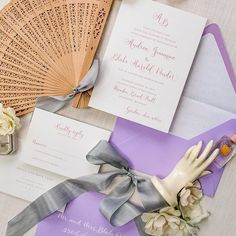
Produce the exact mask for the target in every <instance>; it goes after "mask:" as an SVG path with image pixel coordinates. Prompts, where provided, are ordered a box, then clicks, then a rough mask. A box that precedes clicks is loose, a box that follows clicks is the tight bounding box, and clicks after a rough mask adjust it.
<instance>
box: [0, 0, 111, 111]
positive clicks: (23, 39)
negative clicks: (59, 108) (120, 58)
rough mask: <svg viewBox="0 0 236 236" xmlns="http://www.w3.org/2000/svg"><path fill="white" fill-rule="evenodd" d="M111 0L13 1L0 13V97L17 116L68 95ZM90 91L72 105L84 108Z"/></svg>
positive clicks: (82, 70)
mask: <svg viewBox="0 0 236 236" xmlns="http://www.w3.org/2000/svg"><path fill="white" fill-rule="evenodd" d="M112 1H113V0H13V1H12V2H11V3H9V4H8V5H7V6H6V7H5V8H4V9H3V10H2V11H1V12H0V87H1V90H0V91H1V92H0V101H1V102H2V103H3V104H4V105H5V106H11V107H13V108H14V109H15V110H16V112H17V114H18V115H23V114H26V113H28V112H31V111H32V110H33V109H34V106H35V101H36V99H37V97H40V96H57V95H66V94H69V93H70V92H71V91H72V90H73V88H74V87H76V86H77V85H78V84H79V83H80V81H81V80H82V79H83V77H84V75H85V74H86V73H87V72H88V70H89V69H90V67H91V64H92V62H93V59H94V56H95V52H96V50H97V47H98V44H99V41H100V39H101V35H102V32H103V29H104V26H105V22H106V20H107V17H108V14H109V10H110V7H111V5H112ZM90 93H91V91H88V92H84V93H82V94H78V95H77V96H76V97H75V98H74V100H73V102H72V105H73V106H74V107H86V106H87V104H88V101H89V98H90Z"/></svg>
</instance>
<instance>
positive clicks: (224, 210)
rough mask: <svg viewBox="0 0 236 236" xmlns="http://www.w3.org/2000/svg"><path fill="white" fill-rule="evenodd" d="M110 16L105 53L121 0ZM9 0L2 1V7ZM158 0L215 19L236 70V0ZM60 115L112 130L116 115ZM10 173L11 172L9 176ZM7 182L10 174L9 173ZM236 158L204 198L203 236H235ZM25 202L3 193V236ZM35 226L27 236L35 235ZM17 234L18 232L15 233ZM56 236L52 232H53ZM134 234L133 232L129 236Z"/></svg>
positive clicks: (0, 212)
mask: <svg viewBox="0 0 236 236" xmlns="http://www.w3.org/2000/svg"><path fill="white" fill-rule="evenodd" d="M114 1H115V2H114V5H113V9H112V13H111V15H110V19H109V22H108V25H107V28H106V32H105V34H104V37H103V41H102V44H101V47H100V50H99V54H100V55H101V56H102V55H103V53H104V49H105V46H106V44H107V41H108V39H109V34H110V32H111V29H112V25H113V22H114V20H115V17H116V13H117V11H118V9H119V4H120V1H119V0H114ZM7 2H8V1H7V0H0V8H1V6H3V5H4V4H5V3H7ZM159 2H162V3H167V4H169V5H172V6H175V7H178V8H181V9H184V10H188V11H191V12H193V13H196V14H199V15H202V16H206V17H207V18H208V19H209V22H216V23H218V24H219V25H220V27H221V30H222V32H223V35H224V38H225V41H226V43H227V48H228V50H229V53H230V57H231V59H232V63H233V65H234V68H235V70H236V27H235V26H236V14H235V12H236V1H235V0H226V1H225V0H169V1H168V0H159ZM61 114H63V115H66V116H68V117H71V118H74V119H77V120H80V121H85V122H87V123H90V124H94V125H96V126H99V127H103V128H106V129H109V130H111V129H112V127H113V126H114V122H115V117H114V116H111V115H108V114H105V113H103V112H100V111H96V110H94V109H85V110H77V109H73V108H71V107H67V108H65V109H64V110H62V111H61ZM10 174H11V173H9V175H10ZM6 181H7V176H6ZM235 186H236V159H235V160H233V161H232V162H231V164H230V165H228V166H227V168H226V171H225V172H224V175H223V178H222V180H221V183H220V186H219V188H218V190H217V193H216V196H215V198H214V199H205V200H204V204H205V205H206V207H207V209H208V210H209V211H210V212H211V217H210V218H209V219H208V220H207V221H206V222H204V223H203V224H202V225H201V231H200V233H199V235H200V236H233V235H235V234H236V233H235V232H236V214H235V202H236V190H235ZM26 205H27V203H26V202H24V201H22V200H19V199H16V198H14V197H12V196H8V195H5V194H1V193H0V236H4V235H5V229H6V225H7V222H8V220H9V219H11V218H12V217H13V216H15V215H16V214H17V213H18V212H20V211H21V210H22V209H23V208H24V207H25V206H26ZM34 231H35V229H32V230H31V231H29V232H28V233H27V234H26V235H27V236H32V235H34ZM16 236H17V235H16ZM52 236H53V235H52ZM127 236H132V235H127Z"/></svg>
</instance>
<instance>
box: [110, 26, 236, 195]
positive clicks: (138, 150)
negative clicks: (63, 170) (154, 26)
mask: <svg viewBox="0 0 236 236" xmlns="http://www.w3.org/2000/svg"><path fill="white" fill-rule="evenodd" d="M232 85H233V86H234V87H235V77H234V72H233V69H232V65H231V63H230V60H229V57H228V54H227V51H226V48H225V46H224V44H223V39H222V36H221V33H220V30H219V28H218V26H217V25H215V24H213V25H210V26H208V27H207V28H206V30H205V32H204V35H203V38H202V41H201V44H200V48H199V51H198V54H197V57H196V60H195V62H194V65H193V68H192V71H191V74H190V77H189V80H188V84H187V86H186V88H185V91H184V94H183V97H182V100H181V102H180V106H179V109H178V111H177V113H176V116H175V119H174V122H173V125H172V127H171V134H164V133H162V132H159V131H155V130H153V129H149V128H146V127H144V126H141V125H138V124H136V123H132V122H130V121H127V120H123V119H118V121H117V124H116V126H115V129H114V131H113V134H112V138H111V140H110V141H111V143H112V144H113V145H114V146H115V147H116V148H117V149H118V150H119V151H120V152H121V154H122V155H124V156H125V157H126V158H127V159H128V160H129V161H130V163H131V165H132V167H133V168H134V169H135V170H138V171H141V172H146V173H148V174H150V175H158V176H159V177H161V178H163V177H165V176H166V175H167V174H168V173H169V172H170V171H171V170H172V169H173V168H174V166H175V165H176V163H177V162H178V160H179V159H180V158H181V157H182V156H183V154H184V152H185V151H186V150H187V148H188V147H189V146H191V145H193V144H196V143H197V142H198V141H199V140H203V141H204V143H205V144H206V143H207V142H208V141H210V140H211V139H213V140H218V139H219V138H221V137H222V136H223V135H231V134H232V133H235V132H236V120H231V121H228V120H230V119H234V118H236V106H235V104H236V94H235V90H234V88H233V86H232ZM222 88H224V89H222ZM225 122H226V123H225ZM222 123H223V124H222ZM213 127H215V128H213ZM210 169H211V170H212V171H213V174H212V175H210V176H207V177H203V178H201V183H202V187H203V190H204V193H205V194H206V195H208V196H213V195H214V193H215V191H216V189H217V186H218V183H219V181H220V177H221V175H222V173H223V170H219V169H216V168H214V167H213V166H211V167H210Z"/></svg>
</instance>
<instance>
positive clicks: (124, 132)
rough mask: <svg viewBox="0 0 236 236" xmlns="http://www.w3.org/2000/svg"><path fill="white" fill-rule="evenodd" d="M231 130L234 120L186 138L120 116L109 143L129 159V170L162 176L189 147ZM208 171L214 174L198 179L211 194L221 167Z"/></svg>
mask: <svg viewBox="0 0 236 236" xmlns="http://www.w3.org/2000/svg"><path fill="white" fill-rule="evenodd" d="M234 132H236V119H235V120H230V121H228V122H226V123H224V124H222V125H220V126H218V127H216V128H213V129H211V130H209V131H207V132H205V133H203V134H201V135H199V136H196V137H195V138H193V139H190V140H185V139H183V138H180V137H176V136H174V135H171V134H166V133H162V132H160V131H156V130H154V129H150V128H147V127H144V126H141V125H139V124H136V123H133V122H131V121H127V120H124V119H121V118H119V119H118V120H117V123H116V126H115V128H114V131H113V133H112V137H111V139H110V142H111V143H112V145H113V146H114V147H115V148H116V149H117V150H118V151H119V153H120V154H121V155H122V156H124V157H125V158H126V159H127V160H128V161H129V163H130V167H131V168H132V169H135V170H137V171H141V172H144V173H147V174H149V175H156V176H159V177H160V178H163V177H165V176H167V175H168V174H169V173H170V172H171V170H172V169H173V168H174V167H175V165H176V163H177V162H178V161H179V160H180V159H181V158H182V156H183V155H184V153H185V151H186V150H187V149H188V148H189V147H190V146H192V145H194V144H196V143H197V142H199V141H200V140H203V141H204V144H206V143H207V142H208V141H209V140H211V139H213V140H218V139H219V138H221V137H222V136H223V135H231V134H232V133H234ZM209 170H211V171H212V172H213V174H211V175H209V176H205V177H203V178H201V180H200V181H201V184H202V188H203V191H204V193H205V194H206V195H208V196H214V194H215V192H216V189H217V186H218V184H219V181H220V178H221V175H222V173H223V169H221V170H220V169H217V168H215V167H214V166H213V165H211V166H210V167H209Z"/></svg>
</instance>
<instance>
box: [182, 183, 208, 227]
mask: <svg viewBox="0 0 236 236" xmlns="http://www.w3.org/2000/svg"><path fill="white" fill-rule="evenodd" d="M202 197H203V193H202V189H201V185H200V183H199V181H195V182H194V183H189V184H188V185H187V186H186V187H184V188H183V189H182V190H181V191H180V193H179V209H180V210H181V213H182V216H183V218H184V219H185V220H187V221H188V222H189V223H190V224H192V225H196V224H198V223H200V222H201V221H202V220H204V219H206V218H207V217H208V216H209V213H208V212H207V211H206V210H204V209H203V208H202V207H201V205H200V201H201V199H202Z"/></svg>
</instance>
